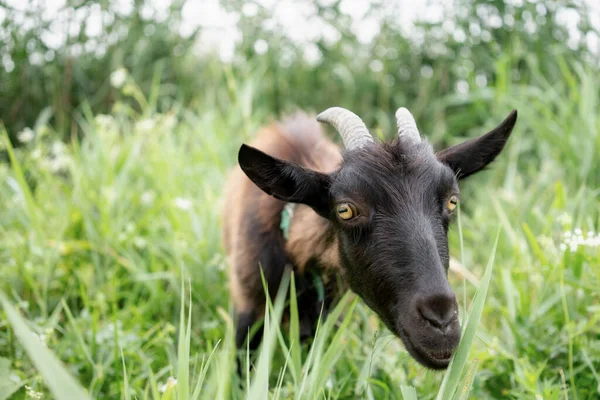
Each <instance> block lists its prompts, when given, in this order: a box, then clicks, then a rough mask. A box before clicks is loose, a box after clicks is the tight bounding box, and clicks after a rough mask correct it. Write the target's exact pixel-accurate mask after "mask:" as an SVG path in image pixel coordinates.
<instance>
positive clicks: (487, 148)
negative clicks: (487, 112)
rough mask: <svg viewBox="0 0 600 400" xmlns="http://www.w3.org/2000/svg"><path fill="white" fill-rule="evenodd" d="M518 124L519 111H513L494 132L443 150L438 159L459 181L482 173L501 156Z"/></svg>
mask: <svg viewBox="0 0 600 400" xmlns="http://www.w3.org/2000/svg"><path fill="white" fill-rule="evenodd" d="M516 122H517V110H513V111H512V112H511V113H510V114H509V115H508V117H506V119H505V120H504V121H502V123H501V124H500V125H498V126H497V127H496V128H494V129H493V130H491V131H489V132H488V133H486V134H485V135H483V136H480V137H478V138H474V139H470V140H467V141H466V142H463V143H460V144H457V145H456V146H452V147H449V148H447V149H445V150H442V151H440V152H439V153H437V158H438V160H440V161H441V162H443V163H445V164H447V165H448V166H450V168H452V170H453V171H454V173H455V174H456V175H457V178H458V179H463V178H466V177H467V176H469V175H472V174H474V173H476V172H479V171H481V170H482V169H483V168H485V166H486V165H488V164H489V163H491V162H492V161H493V160H494V158H496V156H497V155H498V154H500V152H501V151H502V149H504V145H505V144H506V141H507V140H508V137H509V136H510V133H511V132H512V130H513V128H514V126H515V123H516Z"/></svg>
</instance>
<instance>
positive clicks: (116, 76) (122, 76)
mask: <svg viewBox="0 0 600 400" xmlns="http://www.w3.org/2000/svg"><path fill="white" fill-rule="evenodd" d="M127 75H128V73H127V70H126V69H125V68H119V69H117V70H114V71H113V72H112V74H110V84H111V85H112V86H113V87H114V88H116V89H120V88H121V87H123V85H124V84H125V81H126V80H127Z"/></svg>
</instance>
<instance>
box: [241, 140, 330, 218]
mask: <svg viewBox="0 0 600 400" xmlns="http://www.w3.org/2000/svg"><path fill="white" fill-rule="evenodd" d="M238 162H239V164H240V167H241V168H242V171H244V173H245V174H246V176H248V178H250V180H251V181H252V182H254V184H255V185H256V186H258V187H259V188H260V189H261V190H262V191H263V192H265V193H267V194H269V195H271V196H273V197H275V198H276V199H279V200H283V201H289V202H291V203H302V204H306V205H307V206H309V207H311V208H312V209H314V210H315V211H316V212H317V213H318V214H319V215H321V216H327V215H328V213H329V186H330V183H331V180H330V178H329V176H328V175H326V174H322V173H320V172H316V171H312V170H310V169H306V168H303V167H301V166H299V165H297V164H294V163H291V162H288V161H284V160H280V159H278V158H275V157H271V156H270V155H268V154H265V153H263V152H262V151H260V150H258V149H255V148H254V147H250V146H247V145H245V144H243V145H242V147H240V151H239V153H238Z"/></svg>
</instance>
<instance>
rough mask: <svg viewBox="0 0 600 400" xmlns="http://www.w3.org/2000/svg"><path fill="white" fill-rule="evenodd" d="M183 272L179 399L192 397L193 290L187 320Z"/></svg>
mask: <svg viewBox="0 0 600 400" xmlns="http://www.w3.org/2000/svg"><path fill="white" fill-rule="evenodd" d="M183 275H184V274H183V271H182V273H181V312H180V314H179V318H180V320H179V343H178V346H177V360H178V361H177V399H178V400H188V399H189V398H190V339H191V331H192V325H191V324H192V321H191V319H192V291H191V288H190V289H189V294H190V301H189V303H190V305H189V309H188V316H187V321H186V315H185V282H184V277H183Z"/></svg>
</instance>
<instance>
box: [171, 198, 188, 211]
mask: <svg viewBox="0 0 600 400" xmlns="http://www.w3.org/2000/svg"><path fill="white" fill-rule="evenodd" d="M175 206H176V207H177V208H179V209H181V210H184V211H186V210H189V209H190V208H192V201H191V200H190V199H184V198H183V197H177V198H176V199H175Z"/></svg>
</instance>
